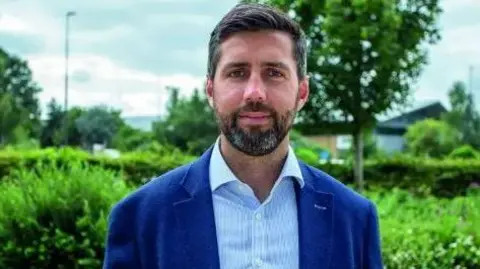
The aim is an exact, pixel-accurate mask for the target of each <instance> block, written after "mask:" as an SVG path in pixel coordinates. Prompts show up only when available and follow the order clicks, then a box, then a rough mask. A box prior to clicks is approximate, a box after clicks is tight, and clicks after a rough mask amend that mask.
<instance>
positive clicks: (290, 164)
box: [209, 138, 305, 192]
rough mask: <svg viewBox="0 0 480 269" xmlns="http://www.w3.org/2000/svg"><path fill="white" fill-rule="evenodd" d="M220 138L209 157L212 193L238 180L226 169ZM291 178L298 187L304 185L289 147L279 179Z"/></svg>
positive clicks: (298, 167)
mask: <svg viewBox="0 0 480 269" xmlns="http://www.w3.org/2000/svg"><path fill="white" fill-rule="evenodd" d="M219 141H220V138H218V139H217V141H216V142H215V145H214V147H213V150H212V155H211V157H210V166H209V174H210V187H211V190H212V192H213V191H215V190H216V189H218V188H219V187H220V186H222V185H224V184H227V183H229V182H232V181H239V180H238V178H237V177H236V176H235V175H234V174H233V172H232V170H230V167H228V165H227V163H226V162H225V159H224V158H223V156H222V154H221V152H220V143H219ZM287 177H292V178H294V179H295V180H297V181H298V183H299V184H300V187H303V186H304V185H305V182H304V179H303V176H302V172H301V170H300V165H299V164H298V160H297V158H296V156H295V152H294V151H293V149H292V147H289V150H288V155H287V159H286V161H285V164H284V165H283V168H282V171H281V172H280V176H279V179H283V178H287Z"/></svg>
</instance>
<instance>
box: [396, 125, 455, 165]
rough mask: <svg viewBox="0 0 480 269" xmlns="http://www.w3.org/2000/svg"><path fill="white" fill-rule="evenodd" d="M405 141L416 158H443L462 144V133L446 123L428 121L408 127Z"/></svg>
mask: <svg viewBox="0 0 480 269" xmlns="http://www.w3.org/2000/svg"><path fill="white" fill-rule="evenodd" d="M405 140H406V145H407V150H408V152H410V153H412V154H414V155H415V156H421V157H432V158H441V157H443V156H445V155H447V154H449V153H450V152H451V151H452V150H453V149H454V148H455V147H456V146H457V145H458V144H459V143H460V133H459V132H458V130H457V129H455V128H454V127H452V126H450V125H449V124H448V123H446V122H444V121H440V120H435V119H426V120H422V121H419V122H416V123H414V124H413V125H411V126H410V127H408V130H407V133H406V134H405Z"/></svg>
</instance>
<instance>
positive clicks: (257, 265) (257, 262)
mask: <svg viewBox="0 0 480 269" xmlns="http://www.w3.org/2000/svg"><path fill="white" fill-rule="evenodd" d="M262 265H263V261H262V260H261V259H260V258H257V259H256V260H255V266H256V267H260V266H262Z"/></svg>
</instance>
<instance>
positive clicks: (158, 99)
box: [28, 55, 203, 115]
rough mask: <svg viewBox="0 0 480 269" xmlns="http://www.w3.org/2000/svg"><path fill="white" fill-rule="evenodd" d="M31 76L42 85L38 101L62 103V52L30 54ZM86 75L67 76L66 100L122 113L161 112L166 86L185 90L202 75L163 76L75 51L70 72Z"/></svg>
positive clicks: (145, 113) (197, 84) (198, 84)
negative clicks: (104, 107) (77, 79)
mask: <svg viewBox="0 0 480 269" xmlns="http://www.w3.org/2000/svg"><path fill="white" fill-rule="evenodd" d="M28 60H29V64H30V68H31V69H32V70H33V74H34V79H35V81H37V82H38V83H39V84H40V85H41V86H42V87H43V93H42V94H41V96H40V98H41V102H42V103H43V104H45V103H47V102H48V101H49V100H50V99H51V98H55V99H57V101H59V102H61V103H62V104H63V100H64V68H65V65H64V58H63V57H61V56H46V55H40V56H32V57H29V59H28ZM75 73H81V74H85V75H86V79H85V80H86V81H80V82H76V81H74V80H73V79H70V80H69V82H70V83H69V104H70V105H71V106H73V105H76V106H91V105H97V104H106V105H109V106H112V107H116V108H121V109H122V111H123V114H124V115H157V114H162V113H163V112H164V109H165V103H166V101H167V98H168V95H167V91H166V90H165V87H166V86H178V87H180V88H181V89H182V90H184V92H183V93H184V94H188V92H191V90H192V89H193V88H195V87H197V88H199V87H201V86H202V85H203V78H201V77H195V76H192V75H189V74H176V75H172V76H162V75H158V74H154V73H150V72H144V71H138V70H132V69H129V68H127V67H124V66H119V65H117V64H116V63H114V62H113V61H111V60H109V59H107V58H104V57H101V56H97V55H74V56H72V57H71V59H70V61H69V74H75Z"/></svg>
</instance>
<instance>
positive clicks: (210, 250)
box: [103, 148, 383, 269]
mask: <svg viewBox="0 0 480 269" xmlns="http://www.w3.org/2000/svg"><path fill="white" fill-rule="evenodd" d="M211 150H212V148H210V149H209V150H207V151H206V152H205V153H204V154H203V155H202V156H201V157H200V158H199V159H198V160H195V161H194V162H192V163H190V164H186V165H183V166H181V167H178V168H176V169H173V170H171V171H169V172H167V173H165V174H163V175H161V176H160V177H158V178H155V179H153V180H151V181H150V182H148V183H146V184H145V185H143V186H141V187H139V188H138V189H137V190H135V191H134V192H133V193H131V194H129V195H128V196H127V197H125V198H124V199H122V200H121V201H119V202H118V203H117V204H115V206H114V207H113V209H112V211H111V212H110V215H109V217H108V234H107V239H106V246H105V258H104V264H103V268H104V269H127V268H128V269H194V268H197V269H220V265H219V258H218V246H217V240H216V230H215V220H214V213H213V205H212V193H211V190H210V186H209V173H208V167H209V160H210V154H211ZM299 163H300V167H301V171H302V174H303V176H304V180H305V186H304V188H301V189H300V188H299V186H298V185H297V186H296V192H297V201H298V202H297V204H298V221H299V240H300V252H299V253H300V267H299V268H301V269H327V268H332V269H333V268H338V269H350V268H351V269H353V268H355V269H360V268H364V269H367V268H368V269H377V268H383V265H382V257H381V249H380V239H379V225H378V217H377V211H376V207H375V206H374V204H373V203H372V202H370V201H369V200H367V199H366V198H364V197H362V196H360V195H359V194H357V193H355V192H353V191H352V190H351V189H349V188H348V187H346V186H345V185H343V184H341V183H340V182H339V181H337V180H335V179H333V178H332V177H330V176H329V175H327V174H325V173H323V172H322V171H320V170H318V169H315V168H313V167H311V166H309V165H307V164H305V163H303V162H301V161H299ZM222 269H224V268H222ZM227 269H228V268H227Z"/></svg>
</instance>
